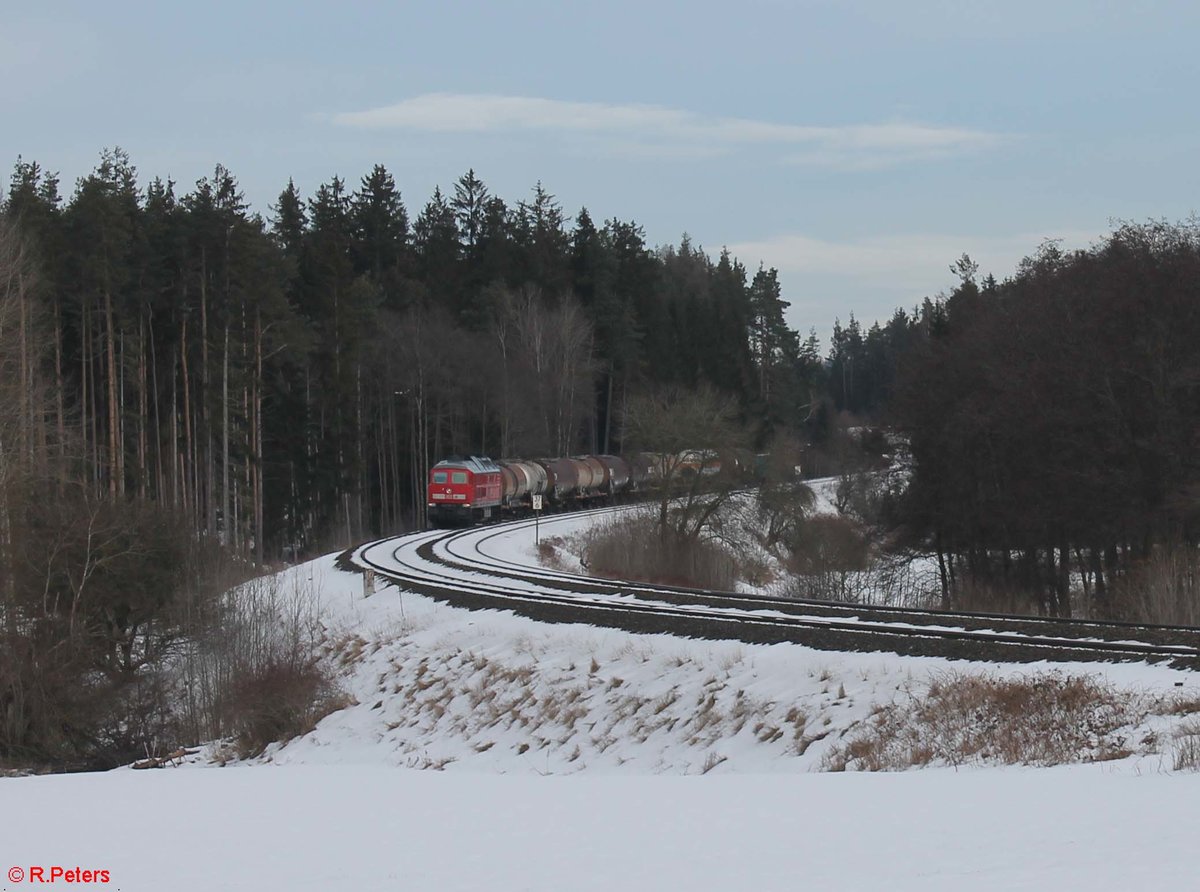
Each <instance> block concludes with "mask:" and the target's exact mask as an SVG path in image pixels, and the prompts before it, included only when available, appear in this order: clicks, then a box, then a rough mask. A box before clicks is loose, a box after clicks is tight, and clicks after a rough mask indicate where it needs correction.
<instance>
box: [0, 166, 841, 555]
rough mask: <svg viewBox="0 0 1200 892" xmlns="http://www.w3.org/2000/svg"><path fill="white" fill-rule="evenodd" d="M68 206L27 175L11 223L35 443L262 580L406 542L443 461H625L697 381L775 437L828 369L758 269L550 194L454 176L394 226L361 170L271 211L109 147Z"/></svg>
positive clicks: (397, 200)
mask: <svg viewBox="0 0 1200 892" xmlns="http://www.w3.org/2000/svg"><path fill="white" fill-rule="evenodd" d="M61 191H62V187H61V184H60V183H59V182H58V180H57V178H56V177H55V176H54V175H53V174H50V173H48V172H47V171H46V170H45V169H43V168H42V167H40V166H39V165H38V164H37V163H33V162H26V161H19V162H18V163H17V165H16V168H15V170H14V172H13V175H12V182H11V186H10V189H9V194H8V199H7V203H6V205H5V214H4V217H5V220H6V227H7V231H8V237H9V240H10V241H14V240H15V245H19V248H18V247H16V246H14V247H13V248H12V249H11V250H13V251H17V250H19V252H20V254H21V258H22V264H21V267H20V270H21V272H20V274H19V275H20V276H21V277H22V281H21V283H20V286H19V288H18V292H19V294H20V309H19V316H20V326H21V332H22V335H21V337H22V340H21V347H20V351H21V352H20V357H19V363H18V365H19V367H20V370H21V371H20V377H21V382H22V385H21V388H20V390H21V394H22V396H21V406H22V409H21V412H22V413H23V414H24V415H26V416H28V418H27V420H28V421H29V422H30V425H29V426H28V430H29V431H36V436H35V437H34V439H36V442H32V441H31V442H29V443H27V444H26V448H27V449H28V451H29V452H30V453H31V454H32V453H38V454H40V455H43V456H44V457H45V458H46V459H51V458H53V459H59V460H62V462H64V463H65V466H68V467H69V468H70V472H71V475H72V476H73V477H74V478H76V479H77V480H78V481H80V482H81V483H82V484H84V485H86V487H87V488H89V489H90V490H91V491H92V492H94V493H95V494H105V495H107V496H110V497H129V498H136V499H148V500H151V501H153V502H155V503H158V504H163V505H169V506H170V507H171V508H172V509H175V510H177V511H179V512H181V513H182V514H183V515H184V516H186V518H187V519H188V521H189V523H190V524H191V525H192V526H193V527H194V528H195V529H197V530H200V531H202V532H203V533H204V534H206V535H208V536H211V537H217V538H218V539H219V540H220V541H222V542H223V543H225V544H226V545H227V546H229V547H231V548H233V549H235V550H236V551H238V552H239V553H242V554H244V555H245V556H247V557H250V558H254V559H255V560H258V561H261V560H262V559H263V558H274V557H278V556H280V555H285V554H286V555H295V554H299V553H309V552H311V551H312V550H313V549H315V548H320V547H326V546H332V545H336V544H343V543H346V542H348V541H352V540H355V539H361V538H363V537H365V536H368V535H373V534H383V533H388V532H394V531H399V530H403V529H409V528H412V527H413V526H414V525H419V524H420V523H421V522H422V517H421V513H422V511H423V507H424V497H423V492H422V486H421V481H423V480H424V479H425V477H426V470H427V468H428V466H429V465H430V464H431V463H432V462H436V461H437V460H438V459H439V458H441V457H444V456H445V455H447V454H450V453H478V454H493V455H526V456H529V455H551V454H553V455H564V454H570V453H572V452H581V451H588V452H601V451H614V450H617V449H618V448H619V447H620V435H621V425H620V417H621V411H622V407H623V405H624V403H625V401H626V400H627V399H628V398H629V396H630V394H632V393H636V392H641V391H645V390H647V389H652V388H655V387H659V386H666V385H677V386H681V387H684V388H691V387H695V386H697V385H700V384H709V385H711V386H712V387H714V388H716V389H718V390H719V391H721V392H722V393H724V394H727V395H729V396H730V397H733V398H735V399H736V401H737V403H738V405H739V406H740V407H741V412H742V414H743V416H744V418H743V420H744V421H746V422H747V424H749V425H750V426H751V428H752V429H753V431H754V434H755V436H756V437H757V439H758V440H759V441H760V442H765V441H766V440H768V439H769V438H770V437H771V435H772V433H773V432H774V431H775V430H777V429H784V428H791V427H794V426H796V425H797V424H799V423H801V422H802V421H803V419H804V418H805V417H807V416H808V415H809V414H810V413H811V409H812V405H813V402H814V398H815V395H816V389H815V388H816V387H817V386H818V382H819V380H820V376H821V370H822V367H821V362H820V359H819V357H818V356H817V354H816V350H817V346H816V340H815V338H810V339H809V341H807V342H806V343H803V344H802V343H801V342H800V340H799V339H798V338H797V336H796V334H795V333H794V332H792V331H790V330H789V329H788V327H787V325H786V324H785V322H784V318H783V312H784V309H785V308H786V307H787V303H786V302H785V301H784V300H783V299H782V296H781V294H780V287H779V283H778V280H777V277H776V274H775V271H774V270H768V269H758V270H756V271H753V272H751V271H748V270H747V269H746V268H745V267H744V266H743V265H742V264H741V263H740V262H739V261H738V260H737V259H736V258H734V257H731V256H729V255H728V254H727V253H723V254H721V256H720V258H719V259H718V260H717V261H716V262H713V261H712V260H711V259H710V258H709V257H708V256H707V255H706V254H705V253H703V252H702V251H701V250H699V249H698V248H696V247H694V246H693V245H692V244H691V243H690V242H689V240H688V239H687V238H686V237H684V239H683V240H682V242H681V244H680V245H679V246H678V247H667V248H655V247H652V246H650V245H647V243H646V241H645V237H644V234H643V232H642V229H641V228H640V227H639V226H638V225H637V224H636V223H634V222H632V221H629V222H624V221H621V220H616V219H613V220H608V221H606V222H603V223H598V222H596V221H593V220H592V219H591V217H590V216H589V214H588V212H587V210H586V209H581V210H580V211H579V212H578V213H577V214H576V215H575V216H574V218H573V219H569V218H568V217H567V215H566V214H565V212H564V210H563V209H562V208H561V207H560V206H559V205H558V203H557V202H556V201H555V199H554V197H553V195H551V194H550V193H549V192H548V191H547V190H546V189H545V188H543V186H542V185H541V184H540V183H539V184H537V185H536V186H535V187H534V188H533V189H532V191H531V194H530V195H529V196H527V198H526V199H524V200H519V201H516V202H508V201H506V200H505V199H504V198H501V197H499V196H496V195H492V194H491V193H490V192H489V190H488V188H487V186H486V185H485V184H484V183H483V182H482V181H481V180H480V179H479V178H478V177H477V176H476V175H475V174H474V172H473V171H468V172H467V173H466V174H465V175H463V176H462V177H461V178H459V180H458V181H457V182H455V183H454V184H453V186H452V188H450V189H448V190H447V192H446V193H445V194H443V193H442V192H441V190H437V191H435V193H434V194H433V196H432V197H430V198H429V199H428V201H427V202H426V203H425V204H424V205H423V206H422V207H420V208H419V209H416V208H413V209H412V210H410V209H409V208H408V207H407V206H406V204H405V201H404V199H403V198H402V196H401V193H400V191H399V189H398V187H397V184H396V182H395V180H394V178H393V176H392V175H391V174H390V173H389V172H388V171H387V170H386V169H384V168H383V167H381V166H376V167H375V168H374V169H373V170H371V171H370V172H369V173H368V174H367V175H366V176H364V177H363V178H362V179H361V181H359V183H357V184H356V185H350V184H347V183H346V182H344V181H343V180H341V179H339V178H336V177H335V178H334V179H332V180H330V181H329V182H327V183H324V184H322V185H321V186H320V187H319V188H318V189H317V190H316V193H315V194H314V195H312V196H307V197H306V196H303V195H301V194H300V193H299V192H298V191H297V189H296V188H295V187H294V185H292V184H291V183H290V182H289V183H287V184H286V186H285V188H283V190H282V191H281V192H280V194H279V198H278V201H277V203H275V204H274V205H273V206H272V207H271V209H270V212H269V215H268V216H267V217H263V216H262V215H260V214H257V213H254V212H253V211H252V210H251V209H250V208H248V207H247V206H246V203H245V201H244V200H243V198H242V195H241V192H240V191H239V188H238V184H237V181H236V179H235V178H234V176H233V174H232V173H231V172H229V171H227V170H225V169H224V168H222V167H217V168H216V170H215V172H214V174H213V175H212V177H209V178H205V179H202V180H200V181H199V182H198V183H196V184H195V186H194V187H193V188H191V189H190V190H188V191H182V190H180V189H178V188H177V187H176V185H175V184H174V183H170V182H163V181H162V180H159V179H154V180H151V181H150V182H149V183H147V184H142V183H140V182H139V179H138V175H137V172H136V171H135V168H134V167H133V164H132V162H131V161H130V159H129V158H128V157H127V156H126V155H125V154H124V153H123V152H122V151H120V150H113V151H106V152H105V153H103V155H102V157H101V159H100V162H99V164H98V165H97V167H96V169H95V170H94V171H93V172H92V173H91V174H90V175H88V176H87V177H84V178H82V179H81V180H80V181H79V182H78V183H77V184H76V186H75V188H74V190H73V192H72V193H71V194H70V195H69V196H66V197H64V196H63V195H62V194H61ZM35 381H36V382H37V384H36V388H35V383H34V382H35ZM35 415H36V416H37V417H36V418H35V417H33V416H35ZM34 422H36V423H34Z"/></svg>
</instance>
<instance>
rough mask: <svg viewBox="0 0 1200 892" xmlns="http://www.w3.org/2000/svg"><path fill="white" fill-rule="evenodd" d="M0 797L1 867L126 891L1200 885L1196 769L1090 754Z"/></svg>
mask: <svg viewBox="0 0 1200 892" xmlns="http://www.w3.org/2000/svg"><path fill="white" fill-rule="evenodd" d="M0 797H2V799H0V801H2V802H3V807H4V811H3V813H4V816H5V819H4V835H3V856H0V857H3V859H4V863H3V864H2V865H0V868H2V870H3V871H4V872H6V871H7V870H8V869H9V868H10V867H11V866H19V867H21V868H22V869H23V870H25V871H28V869H29V867H30V866H34V865H37V866H44V867H46V868H47V869H48V868H49V866H51V865H65V866H67V867H74V866H76V865H78V866H79V867H81V868H84V869H88V868H92V869H106V870H109V871H110V874H111V882H110V883H109V884H107V885H105V886H100V888H117V889H121V890H123V892H157V890H165V889H169V890H175V892H211V890H229V892H241V890H245V892H275V890H286V892H310V890H311V892H329V890H341V889H347V890H349V889H352V890H356V892H372V890H389V892H390V890H405V889H412V890H423V892H425V890H427V892H435V890H436V892H458V890H462V892H479V890H504V892H517V890H539V892H540V890H547V892H585V890H596V892H618V890H620V892H635V890H638V892H640V890H647V892H649V890H655V892H657V890H675V889H681V890H689V892H699V890H720V892H746V890H763V892H774V890H787V892H791V890H796V889H821V890H872V889H887V890H889V892H940V890H945V892H963V890H972V892H987V890H1013V889H1028V890H1046V889H1053V890H1059V892H1068V890H1087V892H1103V890H1130V889H1190V888H1193V886H1194V883H1195V862H1194V861H1193V858H1194V849H1195V821H1196V818H1197V817H1198V816H1200V804H1198V803H1200V778H1198V777H1195V776H1188V777H1168V776H1164V775H1148V776H1144V777H1131V776H1127V775H1125V776H1113V775H1110V774H1107V773H1105V772H1104V771H1102V770H1100V771H1097V770H1095V769H1084V770H1080V769H1069V770H1059V769H1053V770H1041V771H1035V770H1006V771H988V772H960V773H957V774H956V773H954V772H952V771H947V770H937V771H925V772H917V773H908V774H889V775H878V774H874V775H861V774H860V775H853V774H838V775H831V774H800V775H791V776H787V777H776V776H770V777H768V776H761V775H759V776H756V775H738V776H724V777H711V776H710V777H703V778H699V777H664V776H652V777H646V776H626V777H611V776H605V775H587V776H583V777H546V778H542V777H511V776H506V777H500V776H496V775H489V774H481V773H470V774H468V773H458V774H455V773H442V772H432V771H425V772H422V771H404V770H396V769H387V768H382V767H379V766H375V767H366V766H361V765H354V766H343V767H325V766H321V767H317V766H307V767H304V768H300V767H288V768H274V769H249V768H226V769H223V770H217V771H172V770H169V769H166V770H162V771H156V772H132V771H118V772H111V773H108V774H100V775H87V776H58V777H41V778H21V779H15V780H6V781H3V783H2V786H0ZM0 876H3V873H0ZM2 882H3V881H2V880H0V883H2ZM27 887H29V888H37V887H38V884H33V883H12V882H9V883H8V884H7V886H3V885H0V888H7V889H9V890H19V889H24V888H27ZM75 887H79V886H78V884H76V885H75V886H73V888H75ZM82 888H89V887H87V886H83V887H82Z"/></svg>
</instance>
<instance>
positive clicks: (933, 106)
mask: <svg viewBox="0 0 1200 892" xmlns="http://www.w3.org/2000/svg"><path fill="white" fill-rule="evenodd" d="M1198 20H1200V5H1197V4H1194V3H1183V2H1175V3H1166V2H1163V3H1155V2H1137V0H1121V2H1105V0H1093V2H1073V0H1052V2H1045V0H1042V2H1036V3H1035V2H1025V0H1004V2H994V3H993V2H972V0H953V2H951V0H947V2H920V3H919V2H908V3H899V2H893V0H889V2H861V3H853V2H833V0H830V2H818V0H812V2H788V0H739V2H728V3H719V4H718V3H712V2H707V0H693V2H686V3H685V2H679V3H675V2H658V3H656V2H653V0H643V2H636V3H635V2H623V0H618V2H597V0H591V2H586V3H574V2H567V0H557V2H522V3H517V2H509V3H498V2H490V3H476V2H472V3H453V2H449V0H442V2H423V0H419V2H402V0H393V2H390V3H357V4H349V3H347V4H345V5H337V6H335V5H333V4H321V3H306V2H295V0H293V2H287V3H283V2H272V3H253V2H245V0H243V2H238V3H232V2H223V0H215V2H212V0H210V2H206V3H188V4H172V3H162V2H153V3H135V2H125V0H108V2H105V3H95V2H86V3H57V2H54V0H43V2H40V3H37V4H31V3H16V2H13V0H0V160H4V162H5V163H6V164H11V163H12V162H13V161H15V160H16V157H17V155H23V156H24V157H25V158H26V159H27V160H29V159H33V160H36V161H39V162H40V163H42V164H43V166H45V167H47V168H49V169H50V170H58V171H60V172H61V174H62V177H63V180H64V191H65V192H69V191H70V190H71V188H72V184H73V182H74V180H75V179H76V178H77V177H78V176H80V175H82V174H84V173H86V172H87V171H88V170H90V169H91V168H92V167H93V166H94V164H95V160H96V157H97V155H98V153H99V151H100V149H101V148H102V147H104V146H112V145H120V146H123V147H124V148H126V149H127V150H128V151H129V152H130V153H131V154H132V156H133V160H134V162H135V163H136V164H137V166H138V168H139V170H140V171H141V174H142V179H143V182H145V181H148V180H149V179H150V178H151V177H152V176H154V175H160V176H163V177H168V176H169V177H171V178H173V179H175V180H176V181H177V182H178V183H179V184H180V186H181V187H182V188H183V189H185V190H186V189H188V188H190V187H191V185H192V183H193V182H194V181H195V180H196V179H197V178H198V177H200V176H202V175H204V174H206V173H209V172H211V170H212V168H213V166H214V164H216V163H217V162H220V163H223V164H225V165H226V166H227V167H229V168H230V169H231V170H232V171H233V172H234V174H235V175H236V176H237V177H238V179H239V181H240V183H241V185H242V187H243V189H244V191H245V193H246V196H247V198H248V199H249V201H250V202H251V204H252V205H253V206H254V208H255V209H256V210H259V211H261V212H263V213H264V214H265V213H268V212H269V205H270V204H271V203H272V202H273V201H274V200H275V197H276V196H277V195H278V193H279V191H280V190H281V188H282V187H283V186H284V184H286V182H287V178H288V177H289V176H291V177H294V178H295V180H296V183H297V185H298V186H299V187H300V188H301V190H302V191H304V192H305V193H306V194H309V193H311V192H312V191H313V190H314V189H315V187H316V186H317V185H318V184H319V183H320V182H322V181H324V180H327V179H329V178H330V177H331V176H332V175H334V174H337V175H340V176H343V177H344V178H346V179H347V180H348V181H349V182H350V183H351V184H352V185H357V182H358V180H359V178H360V177H361V176H362V175H363V174H364V173H366V172H367V171H368V170H369V169H370V167H371V165H372V164H375V163H383V164H385V165H386V166H387V167H388V168H389V169H390V170H391V171H392V172H393V174H394V175H395V177H396V180H397V182H398V184H399V186H400V188H401V190H402V193H403V195H404V198H405V202H406V204H407V205H408V207H409V210H410V213H411V214H412V215H413V216H415V215H416V213H417V212H418V211H419V210H420V208H421V206H422V205H423V204H424V203H425V201H426V200H427V199H428V197H429V195H430V194H431V193H432V191H433V188H434V186H435V185H440V186H442V188H443V189H444V190H448V189H450V188H451V187H452V185H453V182H454V180H455V179H457V178H458V176H459V175H461V174H462V173H464V172H465V171H466V170H467V168H469V167H473V168H474V169H475V171H476V173H477V174H478V175H479V176H480V178H482V179H483V180H484V182H485V183H486V184H487V185H488V186H489V188H490V189H491V191H492V192H493V193H495V194H498V195H500V196H501V197H503V198H505V199H506V200H507V201H509V202H510V203H515V202H516V201H518V200H520V199H522V198H524V197H526V196H527V195H528V194H529V191H530V189H531V188H532V186H533V184H534V183H535V181H537V180H538V179H541V180H542V181H543V183H544V185H545V186H546V188H547V189H548V190H549V191H550V192H552V193H554V194H555V195H556V196H557V197H558V199H559V200H560V201H561V203H562V205H563V207H564V210H565V211H566V213H567V214H568V216H569V217H570V218H574V216H575V214H576V213H577V211H578V210H579V208H580V207H581V206H583V205H586V206H587V207H588V209H589V211H590V212H591V214H592V216H593V218H594V219H596V220H603V219H607V218H610V217H613V216H617V217H620V218H622V219H633V220H636V221H637V222H638V223H640V224H641V225H642V226H643V227H644V228H645V231H646V235H647V238H648V240H649V241H650V242H651V243H652V244H663V243H668V242H674V243H677V242H678V240H679V237H680V235H681V234H682V233H683V232H685V231H686V232H688V233H689V234H690V235H691V237H692V240H693V242H694V243H697V244H700V245H702V246H703V247H705V248H706V249H708V250H709V251H710V252H711V253H713V254H714V255H715V254H716V253H717V252H719V250H720V248H721V246H723V245H728V246H729V247H730V248H731V249H732V250H733V251H734V253H735V254H737V255H738V256H739V257H740V258H741V259H742V261H743V262H744V263H745V264H746V265H747V266H748V267H750V268H751V270H753V269H754V268H756V267H757V266H758V264H759V263H760V262H763V263H765V264H767V265H768V266H775V267H778V268H779V270H780V275H781V279H782V281H783V285H784V290H785V295H784V296H785V297H786V299H788V300H790V301H791V302H792V309H791V311H790V321H791V322H792V323H793V324H794V325H795V326H796V327H798V328H800V329H801V330H803V331H807V329H808V328H809V327H810V326H811V327H815V328H816V329H817V331H818V334H819V335H820V336H821V338H822V339H823V340H825V341H827V339H828V335H829V330H830V328H831V326H832V324H833V321H834V318H835V317H840V318H841V319H842V321H843V322H844V321H845V320H846V319H847V317H848V316H849V314H850V313H851V312H854V314H855V315H856V316H858V317H859V318H860V319H862V320H864V321H868V322H869V321H871V320H874V319H876V318H886V317H888V316H890V315H891V312H892V310H893V308H895V307H896V306H898V305H902V306H911V305H913V304H914V303H916V302H918V301H919V300H920V298H921V297H922V296H925V295H932V294H936V293H937V292H938V291H941V290H944V289H946V288H948V287H950V285H951V284H952V283H953V276H951V274H950V272H949V269H948V267H949V265H950V263H951V262H953V261H954V260H955V259H956V258H957V257H958V256H959V255H960V254H962V253H963V252H967V253H969V254H971V255H972V256H973V257H974V258H975V259H976V260H978V261H979V262H980V264H981V266H982V268H983V270H984V271H985V272H987V271H991V272H993V273H995V274H996V276H997V277H998V278H1003V277H1004V276H1006V275H1008V274H1010V273H1011V272H1012V270H1013V269H1014V267H1015V264H1016V262H1017V261H1018V260H1019V259H1020V257H1022V256H1023V255H1025V254H1028V253H1030V252H1032V251H1033V250H1034V249H1035V248H1036V247H1037V245H1038V244H1039V242H1041V241H1042V240H1043V239H1046V238H1061V239H1063V240H1064V245H1065V246H1067V247H1080V246H1085V245H1087V244H1088V243H1089V242H1090V241H1092V240H1093V239H1094V238H1096V237H1098V236H1100V235H1102V234H1103V233H1105V232H1106V231H1108V229H1109V224H1110V220H1113V219H1133V220H1144V219H1147V218H1167V219H1171V220H1177V219H1181V218H1183V217H1186V216H1188V215H1190V214H1191V213H1192V212H1193V210H1194V209H1195V207H1196V203H1197V202H1196V196H1197V185H1198V180H1200V151H1198V149H1200V115H1197V113H1196V87H1197V85H1198V84H1200V77H1198V75H1200V53H1198V52H1197V49H1196V40H1197V34H1198V33H1200V29H1198V28H1197V25H1198V24H1200V21H1198Z"/></svg>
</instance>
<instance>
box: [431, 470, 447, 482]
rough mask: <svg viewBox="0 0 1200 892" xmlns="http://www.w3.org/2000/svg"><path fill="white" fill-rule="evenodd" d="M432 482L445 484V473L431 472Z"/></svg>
mask: <svg viewBox="0 0 1200 892" xmlns="http://www.w3.org/2000/svg"><path fill="white" fill-rule="evenodd" d="M433 482H434V483H445V482H446V472H445V471H434V472H433Z"/></svg>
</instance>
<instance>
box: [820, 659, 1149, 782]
mask: <svg viewBox="0 0 1200 892" xmlns="http://www.w3.org/2000/svg"><path fill="white" fill-rule="evenodd" d="M1144 714H1145V712H1144V709H1141V708H1140V706H1139V704H1138V703H1137V702H1136V698H1130V697H1127V696H1121V695H1118V694H1117V692H1115V691H1114V690H1113V689H1111V688H1109V687H1108V686H1106V685H1104V684H1102V683H1100V682H1098V681H1096V680H1094V679H1091V678H1080V677H1068V676H1063V675H1060V674H1058V673H1045V674H1039V675H1033V676H1029V677H1024V678H1016V679H999V678H994V677H991V676H984V675H963V674H958V673H950V674H948V675H944V676H941V677H939V678H936V679H934V680H933V682H931V683H930V685H929V687H928V689H927V690H926V691H925V693H924V694H923V695H919V696H918V695H912V696H910V697H909V699H908V700H906V701H905V702H901V703H897V704H893V705H891V706H886V707H883V708H882V709H880V710H879V711H877V712H876V713H875V715H873V716H872V717H871V718H869V719H867V720H866V721H865V722H864V723H863V724H862V725H860V726H859V727H858V728H857V729H856V730H855V731H852V732H851V733H850V734H848V735H847V738H846V740H845V742H843V743H842V744H840V745H838V746H836V747H833V748H832V749H830V750H829V751H828V752H827V753H826V754H825V756H824V759H823V761H822V767H824V768H826V769H828V770H831V771H844V770H847V769H853V770H865V771H896V770H903V769H906V768H911V767H914V766H919V765H928V764H930V763H940V764H949V765H961V764H966V763H972V762H974V763H999V764H1005V765H1060V764H1065V763H1070V762H1080V761H1098V760H1102V759H1108V758H1121V757H1122V756H1123V755H1127V754H1128V752H1129V750H1128V748H1127V747H1126V745H1125V744H1126V741H1125V739H1124V737H1123V736H1122V735H1121V733H1120V732H1121V730H1122V729H1125V728H1128V727H1129V726H1131V725H1134V724H1136V723H1137V722H1138V721H1140V720H1141V718H1142V717H1143V716H1144Z"/></svg>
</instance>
